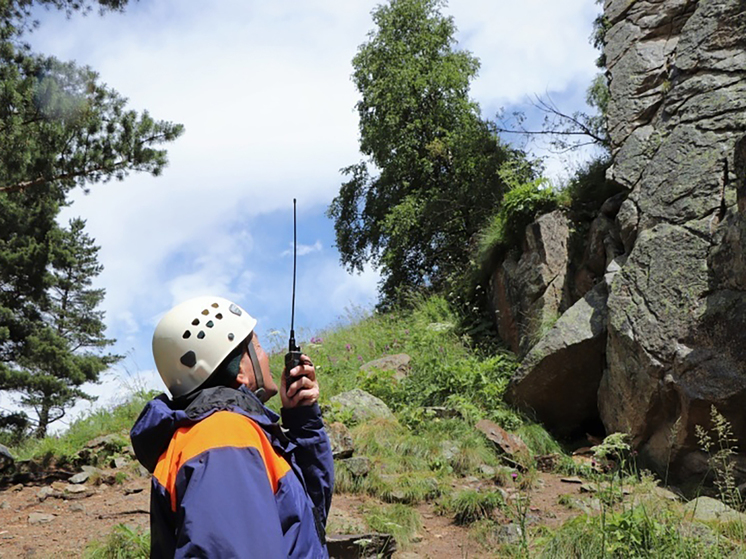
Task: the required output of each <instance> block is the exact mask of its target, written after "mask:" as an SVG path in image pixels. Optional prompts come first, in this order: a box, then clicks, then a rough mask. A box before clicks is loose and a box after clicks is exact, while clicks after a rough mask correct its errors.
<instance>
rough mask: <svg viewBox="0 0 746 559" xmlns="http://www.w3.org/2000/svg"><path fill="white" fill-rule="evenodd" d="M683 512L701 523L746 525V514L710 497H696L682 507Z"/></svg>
mask: <svg viewBox="0 0 746 559" xmlns="http://www.w3.org/2000/svg"><path fill="white" fill-rule="evenodd" d="M684 511H685V512H686V513H687V515H691V517H692V518H693V519H694V520H699V521H701V522H713V521H716V522H740V523H742V524H744V525H746V514H744V513H742V512H738V511H737V510H734V509H732V508H731V507H729V506H728V505H726V504H725V503H722V502H721V501H718V500H717V499H713V498H712V497H697V498H696V499H693V500H692V501H689V502H688V503H687V504H686V505H684Z"/></svg>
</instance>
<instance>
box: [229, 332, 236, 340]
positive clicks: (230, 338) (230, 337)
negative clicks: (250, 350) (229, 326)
mask: <svg viewBox="0 0 746 559" xmlns="http://www.w3.org/2000/svg"><path fill="white" fill-rule="evenodd" d="M233 338H235V336H234V335H233V332H231V333H230V334H228V341H229V342H232V341H233Z"/></svg>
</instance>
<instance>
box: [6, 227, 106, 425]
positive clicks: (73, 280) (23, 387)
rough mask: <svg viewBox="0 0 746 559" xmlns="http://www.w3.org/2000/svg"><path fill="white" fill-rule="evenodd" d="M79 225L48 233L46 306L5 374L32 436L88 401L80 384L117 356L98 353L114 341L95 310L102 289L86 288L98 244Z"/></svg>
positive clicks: (91, 379) (95, 269) (98, 268)
mask: <svg viewBox="0 0 746 559" xmlns="http://www.w3.org/2000/svg"><path fill="white" fill-rule="evenodd" d="M84 227H85V221H83V220H82V219H73V220H72V221H71V222H70V225H69V227H68V228H67V229H58V230H56V231H55V232H54V242H53V243H52V250H51V252H52V255H51V256H52V258H51V263H50V264H51V266H50V274H49V275H50V277H51V286H50V288H49V291H48V295H49V297H48V299H49V301H48V305H47V307H46V309H45V312H44V313H42V320H41V321H38V322H36V323H35V324H34V326H33V332H32V333H31V335H29V336H28V338H27V341H26V344H25V346H24V351H23V353H22V354H21V355H19V356H18V359H17V362H16V365H15V366H14V367H13V368H12V369H11V371H10V372H9V374H8V376H7V385H8V387H10V388H12V389H13V390H15V391H17V392H20V393H21V394H22V398H21V404H22V405H24V406H27V407H31V408H33V409H34V410H35V412H36V415H37V417H38V423H37V427H36V432H35V434H36V436H37V437H44V435H45V434H46V431H47V426H48V425H49V424H50V423H53V422H54V421H57V420H58V419H61V418H62V417H64V415H65V411H66V409H67V408H69V407H71V406H73V405H74V404H75V402H76V401H77V400H79V399H81V398H82V399H87V400H93V399H94V398H93V397H92V396H90V395H88V394H86V393H85V392H83V390H82V389H81V388H80V387H81V386H82V385H83V384H84V383H86V382H97V381H98V378H99V374H100V373H101V372H102V371H104V370H105V369H107V368H108V367H109V366H110V365H112V364H113V363H115V362H116V361H118V360H119V359H120V357H119V356H118V355H113V354H110V353H102V350H103V349H104V348H106V347H107V346H109V345H111V344H112V343H113V342H114V340H110V339H107V338H106V337H105V335H104V331H105V329H106V327H105V325H104V322H103V318H104V313H103V312H102V311H100V310H98V306H99V304H100V303H101V302H102V301H103V298H104V290H103V289H94V288H92V287H91V284H92V282H93V280H94V279H95V277H96V276H98V275H99V274H100V273H101V270H102V269H103V267H102V266H101V265H100V264H99V263H98V257H97V256H98V250H99V247H97V246H96V245H95V244H94V241H93V239H91V238H90V237H89V236H88V235H87V234H86V233H85V231H84Z"/></svg>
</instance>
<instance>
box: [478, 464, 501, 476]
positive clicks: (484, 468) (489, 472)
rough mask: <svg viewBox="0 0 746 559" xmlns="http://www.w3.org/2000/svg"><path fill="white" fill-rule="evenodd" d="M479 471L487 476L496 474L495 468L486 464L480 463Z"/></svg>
mask: <svg viewBox="0 0 746 559" xmlns="http://www.w3.org/2000/svg"><path fill="white" fill-rule="evenodd" d="M479 471H480V472H482V473H483V474H484V475H485V476H487V477H495V474H497V470H495V468H493V467H492V466H488V465H487V464H482V465H481V466H479Z"/></svg>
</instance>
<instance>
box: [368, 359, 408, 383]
mask: <svg viewBox="0 0 746 559" xmlns="http://www.w3.org/2000/svg"><path fill="white" fill-rule="evenodd" d="M411 361H412V358H411V357H410V356H409V355H407V354H406V353H397V354H396V355H386V356H384V357H381V358H380V359H376V360H375V361H368V362H367V363H364V364H363V365H360V370H361V371H362V372H364V373H368V372H370V371H372V370H379V371H394V378H395V379H396V380H401V379H403V378H404V377H406V376H407V375H408V374H409V368H410V365H409V364H410V362H411Z"/></svg>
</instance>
